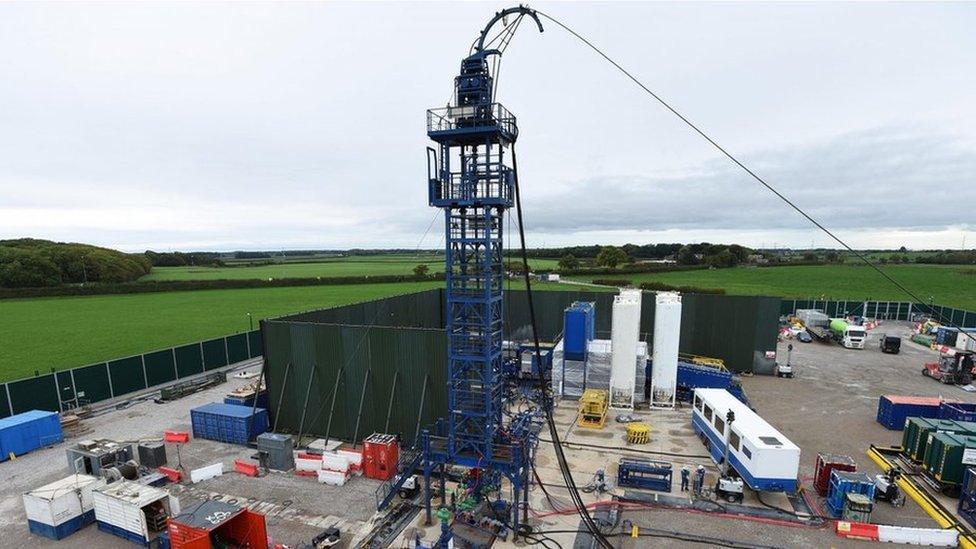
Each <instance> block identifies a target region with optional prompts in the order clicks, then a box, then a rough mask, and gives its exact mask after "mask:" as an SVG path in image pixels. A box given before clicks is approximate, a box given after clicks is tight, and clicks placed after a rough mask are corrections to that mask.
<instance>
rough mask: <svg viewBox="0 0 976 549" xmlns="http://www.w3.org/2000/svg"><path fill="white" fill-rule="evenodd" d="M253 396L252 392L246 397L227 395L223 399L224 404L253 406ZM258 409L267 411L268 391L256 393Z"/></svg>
mask: <svg viewBox="0 0 976 549" xmlns="http://www.w3.org/2000/svg"><path fill="white" fill-rule="evenodd" d="M254 401H255V395H254V392H253V391H252V392H250V393H249V394H247V395H235V394H233V393H231V394H228V395H227V396H225V397H224V404H235V405H237V406H254ZM257 401H258V404H257V406H258V408H264V409H265V410H267V409H268V391H267V389H265V390H262V391H259V392H258V393H257Z"/></svg>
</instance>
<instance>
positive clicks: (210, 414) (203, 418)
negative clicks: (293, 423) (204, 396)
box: [190, 402, 268, 444]
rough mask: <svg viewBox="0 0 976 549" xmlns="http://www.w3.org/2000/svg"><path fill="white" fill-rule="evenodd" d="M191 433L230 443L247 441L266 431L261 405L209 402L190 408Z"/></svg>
mask: <svg viewBox="0 0 976 549" xmlns="http://www.w3.org/2000/svg"><path fill="white" fill-rule="evenodd" d="M190 420H191V423H192V425H193V436H194V437H195V438H205V439H208V440H216V441H220V442H229V443H232V444H247V443H248V442H249V441H251V440H253V439H254V438H256V437H257V436H258V435H260V434H261V433H263V432H265V431H267V430H268V412H267V410H265V409H264V408H256V409H255V408H252V407H250V406H237V405H234V404H223V403H219V402H213V403H210V404H206V405H204V406H200V407H199V408H194V409H192V410H190Z"/></svg>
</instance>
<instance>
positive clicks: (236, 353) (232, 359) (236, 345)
mask: <svg viewBox="0 0 976 549" xmlns="http://www.w3.org/2000/svg"><path fill="white" fill-rule="evenodd" d="M226 339H227V363H228V364H236V363H238V362H241V361H243V360H247V359H248V358H249V357H248V356H247V334H234V335H229V336H227V338H226Z"/></svg>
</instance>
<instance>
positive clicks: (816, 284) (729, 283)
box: [574, 265, 976, 311]
mask: <svg viewBox="0 0 976 549" xmlns="http://www.w3.org/2000/svg"><path fill="white" fill-rule="evenodd" d="M883 269H884V270H885V272H887V273H888V274H890V275H891V277H892V278H894V279H895V280H897V281H898V282H900V283H901V284H902V285H904V286H906V287H907V288H908V289H909V290H911V291H913V292H914V293H915V294H916V295H918V296H919V297H920V298H922V300H924V301H928V300H929V299H930V298H931V299H932V300H933V301H934V302H935V303H936V304H939V305H948V306H952V307H958V308H962V309H968V310H971V311H976V274H966V273H967V271H968V272H972V270H973V268H972V267H951V266H941V265H887V266H884V267H883ZM574 278H579V279H580V280H588V279H592V278H594V277H574ZM599 278H623V279H627V280H631V281H633V282H634V283H635V284H638V283H640V282H646V281H657V282H664V283H666V284H672V285H675V286H683V285H690V286H698V287H702V288H722V289H724V290H725V291H726V293H728V294H736V295H772V296H781V297H793V298H810V297H815V298H826V299H873V300H882V301H910V298H909V297H908V296H906V295H905V294H904V293H903V292H902V291H901V290H899V289H898V288H896V287H895V286H894V285H892V284H891V283H890V282H888V281H887V280H885V279H884V278H882V277H881V275H879V274H878V273H877V272H875V271H874V270H873V269H871V268H870V267H866V266H855V265H814V266H802V267H800V266H798V267H762V268H749V267H740V268H734V269H715V270H708V271H681V272H675V273H653V274H633V275H614V276H600V277H599Z"/></svg>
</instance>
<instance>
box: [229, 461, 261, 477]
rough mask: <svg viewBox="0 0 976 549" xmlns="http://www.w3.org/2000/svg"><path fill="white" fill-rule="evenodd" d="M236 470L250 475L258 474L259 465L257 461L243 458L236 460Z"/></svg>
mask: <svg viewBox="0 0 976 549" xmlns="http://www.w3.org/2000/svg"><path fill="white" fill-rule="evenodd" d="M234 470H235V471H237V472H238V473H241V474H242V475H247V476H249V477H256V476H258V465H257V464H256V463H251V462H249V461H244V460H243V459H235V460H234Z"/></svg>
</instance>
